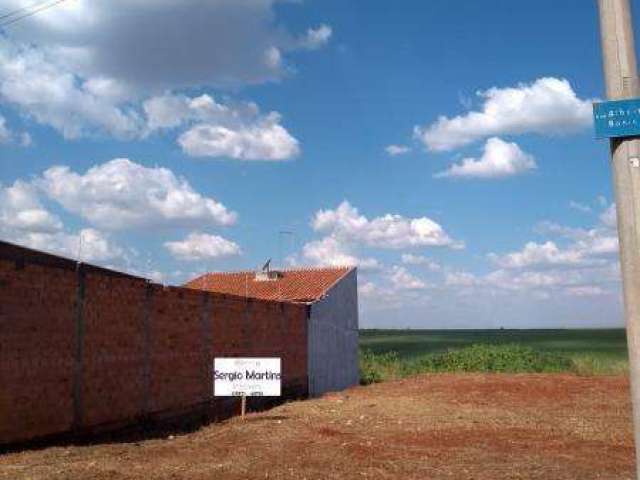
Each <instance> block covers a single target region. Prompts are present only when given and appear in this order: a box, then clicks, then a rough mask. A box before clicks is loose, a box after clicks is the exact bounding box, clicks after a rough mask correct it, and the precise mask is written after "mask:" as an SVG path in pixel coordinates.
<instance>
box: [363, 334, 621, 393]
mask: <svg viewBox="0 0 640 480" xmlns="http://www.w3.org/2000/svg"><path fill="white" fill-rule="evenodd" d="M360 349H361V366H362V367H363V368H364V369H365V370H366V369H369V370H371V372H372V373H371V374H372V375H373V377H375V379H374V380H373V381H375V380H381V379H385V378H395V377H400V376H405V375H408V374H414V373H420V372H422V371H450V370H452V371H514V372H518V371H539V372H557V371H570V372H574V373H577V374H581V375H596V374H621V373H625V372H626V371H627V370H628V362H627V347H626V338H625V332H624V330H623V329H608V330H605V329H597V330H596V329H591V330H586V329H585V330H506V329H505V330H361V331H360ZM365 373H366V372H365ZM365 376H366V375H365Z"/></svg>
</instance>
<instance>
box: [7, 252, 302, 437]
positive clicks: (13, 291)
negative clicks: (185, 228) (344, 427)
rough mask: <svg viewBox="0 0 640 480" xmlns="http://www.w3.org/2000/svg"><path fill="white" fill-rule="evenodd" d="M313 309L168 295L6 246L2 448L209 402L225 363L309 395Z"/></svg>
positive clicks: (214, 404) (187, 293)
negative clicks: (269, 360) (273, 367)
mask: <svg viewBox="0 0 640 480" xmlns="http://www.w3.org/2000/svg"><path fill="white" fill-rule="evenodd" d="M306 328H307V307H306V306H305V305H296V304H286V303H279V302H269V301H261V300H255V299H245V298H241V297H232V296H225V295H219V294H213V293H206V292H201V291H197V290H190V289H186V288H178V287H163V286H161V285H156V284H151V283H148V282H147V281H145V280H144V279H141V278H136V277H131V276H127V275H122V274H118V273H116V272H110V271H108V270H104V269H100V268H97V267H92V266H89V265H83V266H82V268H81V269H80V270H77V265H76V263H75V262H73V261H70V260H66V259H60V258H58V257H54V256H51V255H47V254H43V253H41V252H35V251H32V250H28V249H22V248H19V247H15V246H13V245H10V244H6V243H2V242H0V444H3V443H5V444H6V443H12V442H18V441H24V440H29V439H32V438H38V437H44V436H48V435H53V434H58V433H64V432H72V431H78V432H81V431H84V430H91V429H92V428H94V427H106V428H109V426H110V425H113V426H116V425H117V426H122V425H124V424H126V423H129V422H134V421H136V420H137V419H140V418H143V417H145V416H147V415H154V414H171V412H184V411H188V409H189V408H190V407H195V406H202V405H205V406H207V407H208V408H209V409H212V410H213V412H212V413H213V414H214V415H217V416H221V417H222V416H226V415H227V414H228V413H229V412H225V411H222V410H223V409H225V408H226V409H228V408H229V405H231V403H230V402H224V401H220V400H216V401H214V399H213V398H212V394H213V385H212V374H211V373H212V372H211V368H212V364H213V359H214V357H217V356H279V357H281V358H282V368H283V392H284V393H285V396H286V395H296V396H298V395H305V394H306V391H307V352H306V350H307V339H306V336H307V330H306Z"/></svg>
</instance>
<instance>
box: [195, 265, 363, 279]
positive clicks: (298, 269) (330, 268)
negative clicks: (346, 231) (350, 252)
mask: <svg viewBox="0 0 640 480" xmlns="http://www.w3.org/2000/svg"><path fill="white" fill-rule="evenodd" d="M354 268H356V267H355V266H353V265H337V266H308V267H289V268H274V269H272V270H271V271H272V272H285V273H287V272H288V273H295V272H323V271H336V272H337V271H342V270H351V269H354ZM258 272H260V270H237V271H234V272H206V273H203V274H202V275H200V276H199V277H197V278H201V277H205V276H207V275H243V274H252V275H253V274H255V273H258Z"/></svg>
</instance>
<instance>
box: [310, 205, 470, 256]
mask: <svg viewBox="0 0 640 480" xmlns="http://www.w3.org/2000/svg"><path fill="white" fill-rule="evenodd" d="M311 225H312V227H313V229H314V230H315V231H317V232H322V233H328V234H329V235H332V236H334V237H336V238H340V239H343V240H345V241H348V242H354V243H360V244H363V245H366V246H370V247H378V248H390V249H400V248H406V247H428V246H429V247H439V246H446V247H451V248H460V247H462V244H461V243H460V242H456V241H454V240H453V239H452V238H451V237H449V235H448V234H447V233H446V232H445V230H444V229H443V228H442V226H441V225H440V224H438V223H437V222H435V221H434V220H432V219H430V218H428V217H417V218H407V217H403V216H402V215H398V214H391V213H388V214H386V215H383V216H380V217H374V218H372V219H368V218H367V217H365V216H364V215H361V214H360V213H359V212H358V209H357V208H355V207H353V206H351V204H350V203H349V202H347V201H346V200H345V201H343V202H342V203H341V204H340V205H339V206H338V207H337V208H336V209H334V210H320V211H318V212H317V213H316V214H315V216H314V218H313V220H312V223H311Z"/></svg>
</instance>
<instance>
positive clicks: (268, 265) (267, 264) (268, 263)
mask: <svg viewBox="0 0 640 480" xmlns="http://www.w3.org/2000/svg"><path fill="white" fill-rule="evenodd" d="M270 270H271V259H269V260H267V261H266V262H265V263H264V265H263V266H262V271H263V272H267V273H269V271H270Z"/></svg>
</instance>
